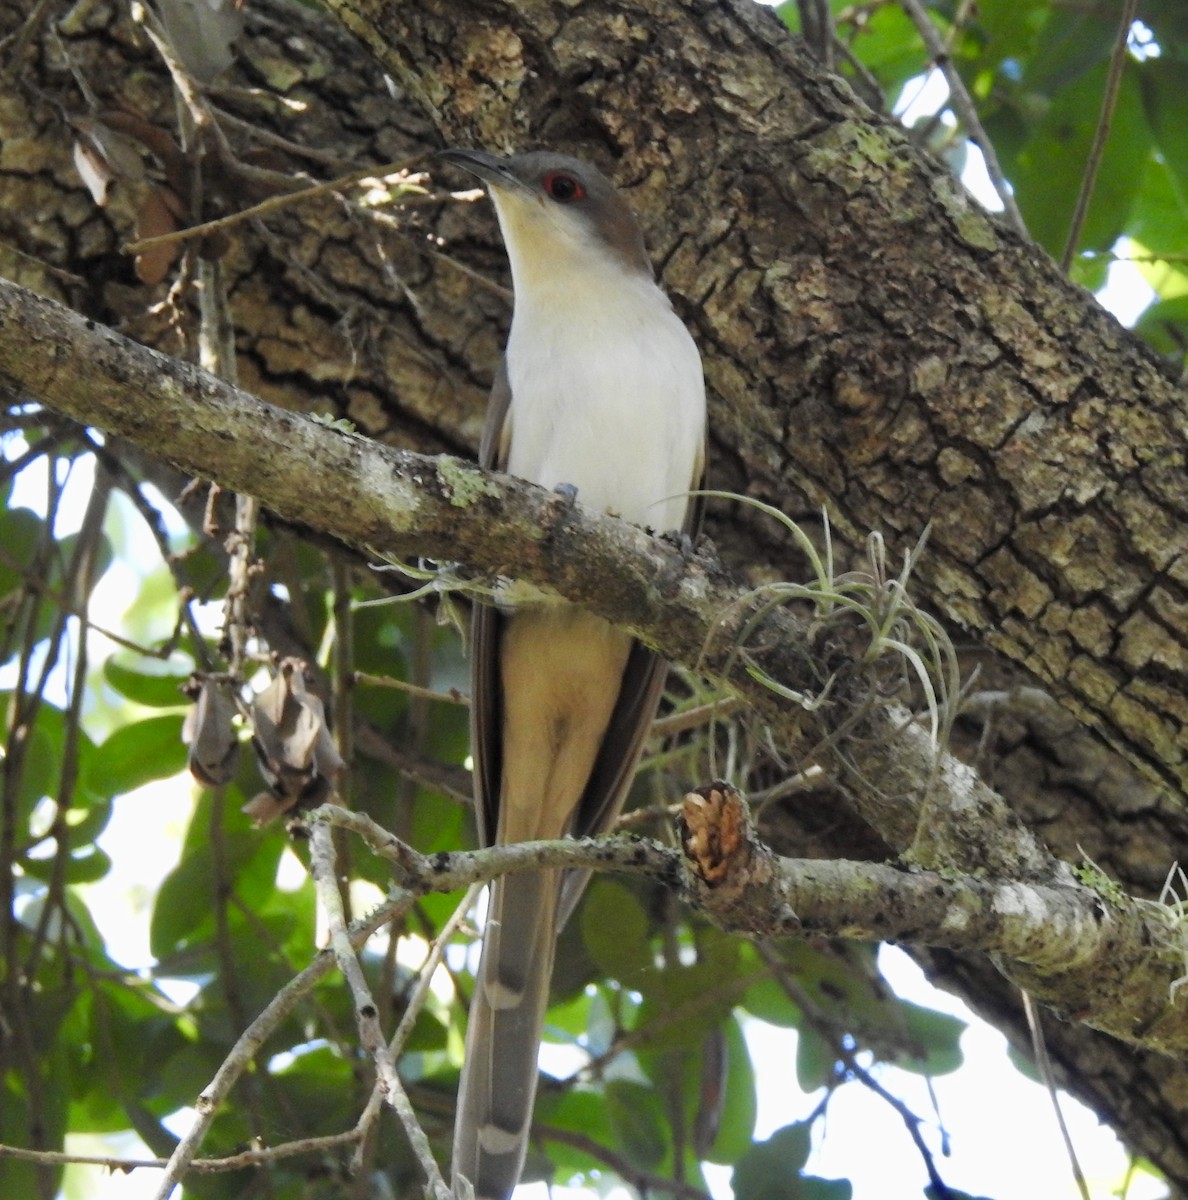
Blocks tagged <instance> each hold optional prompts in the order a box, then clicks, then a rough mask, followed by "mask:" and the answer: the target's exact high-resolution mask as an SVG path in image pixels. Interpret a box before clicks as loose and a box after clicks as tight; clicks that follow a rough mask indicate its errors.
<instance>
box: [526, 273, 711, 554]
mask: <svg viewBox="0 0 1188 1200" xmlns="http://www.w3.org/2000/svg"><path fill="white" fill-rule="evenodd" d="M584 282H585V284H586V286H584V287H582V288H575V287H566V286H564V284H562V283H561V282H560V281H557V283H556V284H555V286H550V287H549V288H547V289H539V288H538V289H534V293H535V294H534V295H533V296H531V297H524V296H522V295H517V297H516V307H515V314H514V317H513V320H512V329H511V336H510V337H509V339H508V347H507V366H508V379H509V383H510V384H511V393H512V407H511V442H510V447H509V458H508V470H509V471H510V472H511V473H512V474H513V475H519V476H520V477H521V478H523V479H530V480H532V481H533V482H535V483H539V484H541V485H542V486H544V487H548V488H553V487H556V486H557V485H558V484H572V485H573V486H574V487H576V488H577V490H578V500H579V502H580V503H582V504H585V505H587V506H588V507H591V508H596V509H602V510H604V511H608V512H614V513H617V514H618V515H620V516H622V517H624V518H626V519H627V520H629V521H634V522H635V523H637V524H639V525H644V526H650V527H651V528H653V529H655V530H657V531H660V532H663V531H666V530H670V529H679V528H680V527H681V524H682V522H683V520H684V515H685V511H686V509H687V507H688V504H689V500H688V497H687V495H686V494H685V493H687V492H688V491H689V489H690V487H691V486H693V472H694V469H695V467H696V464H697V463H698V461H699V458H700V455H701V452H702V442H703V436H704V428H705V384H704V382H703V378H702V372H701V357H700V355H699V354H698V352H697V347H696V345H695V344H694V342H693V339H692V337H690V335H689V332H688V330H687V329H686V328H685V327H684V325H683V324H682V323H681V321H680V319H679V318H678V317H677V316H676V314H675V313H674V312H673V311H672V306H671V305H670V304H669V302H668V298H667V297H666V296H665V295H664V293H663V292H662V291H660V289H659V288H658V287H656V285H655V284H653V283H652V282H651V281H650V280H648V279H645V278H643V277H642V276H636V277H626V276H624V275H623V274H622V273H621V272H617V271H608V272H607V276H606V278H604V279H599V280H597V281H595V282H591V281H590V280H589V278H588V277H587V279H586V280H585V281H584Z"/></svg>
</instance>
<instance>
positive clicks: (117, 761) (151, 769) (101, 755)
mask: <svg viewBox="0 0 1188 1200" xmlns="http://www.w3.org/2000/svg"><path fill="white" fill-rule="evenodd" d="M181 730H182V716H181V714H180V713H170V714H169V715H168V716H160V717H147V718H145V719H144V720H142V721H133V722H132V723H131V724H129V725H124V726H122V727H121V728H120V729H117V730H116V731H115V732H114V733H113V734H112V735H111V736H110V737H109V738H108V739H107V740H106V741H105V742H103V744H102V745H100V746H98V747H97V748H96V753H95V754H94V755H93V756H92V760H91V763H90V767H89V770H88V771H87V779H86V782H87V786H88V787H90V788H91V789H92V790H93V791H95V792H97V793H98V794H99V795H102V796H122V795H124V794H125V793H126V792H131V791H133V790H135V789H136V788H138V787H141V786H142V785H144V784H146V783H148V782H150V781H151V780H153V779H167V778H169V777H170V776H171V775H176V774H178V773H179V772H180V771H182V770H183V769H184V767H185V765H186V748H185V746H183V745H182V740H181ZM180 786H183V787H184V786H186V785H185V784H182V785H180Z"/></svg>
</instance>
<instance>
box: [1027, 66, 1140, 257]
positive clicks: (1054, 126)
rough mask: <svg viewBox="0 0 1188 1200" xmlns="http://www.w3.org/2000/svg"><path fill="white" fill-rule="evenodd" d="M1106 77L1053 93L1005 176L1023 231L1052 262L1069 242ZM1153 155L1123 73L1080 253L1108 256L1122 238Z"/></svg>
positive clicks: (1093, 74)
mask: <svg viewBox="0 0 1188 1200" xmlns="http://www.w3.org/2000/svg"><path fill="white" fill-rule="evenodd" d="M1105 76H1106V67H1105V66H1104V65H1102V66H1100V67H1098V68H1095V69H1093V70H1091V71H1089V72H1087V73H1085V74H1084V75H1082V76H1081V77H1080V78H1078V79H1077V80H1076V82H1075V83H1072V84H1070V85H1069V86H1068V87H1065V88H1062V89H1061V90H1060V91H1059V92H1057V93H1056V94H1055V95H1054V96H1053V98H1052V102H1051V105H1050V107H1049V108H1048V109H1047V111H1046V113H1045V114H1044V115H1043V117H1042V118H1040V119H1039V120H1037V121H1036V122H1035V124H1034V126H1033V127H1032V133H1031V136H1030V138H1029V139H1028V140H1027V142H1026V143H1025V144H1024V145H1023V146H1022V147H1021V148H1020V149H1019V152H1018V155H1017V157H1016V159H1015V163H1014V169H1013V170H1010V171H1009V174H1010V179H1011V183H1012V184H1013V186H1014V188H1015V198H1016V200H1017V201H1018V203H1019V208H1020V210H1021V211H1022V213H1023V217H1024V219H1025V220H1026V222H1027V227H1028V229H1030V231H1031V233H1032V236H1034V237H1035V239H1036V240H1037V241H1038V242H1040V244H1041V245H1043V246H1045V247H1046V248H1047V249H1048V250H1049V252H1051V253H1052V254H1053V255H1055V256H1058V255H1059V254H1060V253H1061V251H1062V250H1063V249H1064V243H1065V241H1066V239H1067V237H1068V231H1069V227H1070V224H1071V221H1072V216H1073V211H1074V209H1075V207H1076V202H1077V195H1078V193H1079V191H1080V188H1081V180H1082V177H1083V176H1084V174H1085V163H1086V160H1087V159H1088V156H1089V151H1090V146H1091V144H1092V141H1093V135H1094V130H1095V129H1096V126H1097V119H1098V112H1099V110H1100V107H1101V97H1102V92H1103V89H1104V87H1105ZM1150 151H1151V132H1150V129H1149V127H1148V125H1147V119H1146V115H1145V113H1144V112H1143V103H1142V97H1141V95H1140V92H1139V86H1138V82H1137V81H1136V80H1135V79H1134V77H1133V75H1131V74H1127V75H1124V76H1123V79H1122V86H1121V89H1120V91H1119V93H1118V103H1117V107H1116V108H1115V110H1114V118H1113V123H1112V126H1111V132H1110V137H1109V141H1108V142H1107V143H1106V147H1105V151H1104V153H1103V155H1102V160H1101V167H1100V170H1099V171H1098V175H1097V182H1096V186H1095V187H1094V191H1093V198H1092V202H1091V204H1090V206H1089V210H1088V214H1087V217H1086V220H1085V224H1084V227H1083V228H1082V231H1081V236H1080V239H1079V243H1078V249H1081V250H1108V249H1109V248H1110V247H1111V246H1112V245H1113V244H1114V242H1115V241H1116V240H1117V239H1118V237H1119V236H1120V235H1121V234H1122V233H1123V232H1125V229H1126V222H1127V217H1128V216H1129V214H1130V211H1131V209H1132V207H1133V206H1134V203H1135V197H1136V194H1137V193H1138V190H1139V186H1140V184H1141V182H1142V179H1143V176H1144V174H1145V168H1146V163H1147V158H1148V156H1149V154H1150Z"/></svg>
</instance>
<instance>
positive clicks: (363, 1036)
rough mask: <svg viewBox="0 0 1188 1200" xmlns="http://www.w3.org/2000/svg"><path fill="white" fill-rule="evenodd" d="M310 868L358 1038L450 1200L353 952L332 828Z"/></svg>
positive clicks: (316, 846) (316, 835) (325, 828)
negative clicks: (350, 998) (351, 1003)
mask: <svg viewBox="0 0 1188 1200" xmlns="http://www.w3.org/2000/svg"><path fill="white" fill-rule="evenodd" d="M310 869H311V871H312V872H313V877H314V883H315V885H316V886H317V890H318V898H319V899H320V900H321V902H322V907H323V908H324V909H325V911H326V920H327V925H328V927H329V931H330V946H331V948H332V949H333V951H334V957H335V959H336V960H337V962H338V969H339V970H340V971H341V972H342V975H343V978H344V979H345V980H346V981H347V985H348V986H349V987H350V989H351V995H352V996H353V997H354V1001H355V1020H356V1022H357V1023H358V1027H359V1040H360V1042H361V1043H362V1045H363V1049H364V1050H366V1051H367V1053H368V1054H369V1055H370V1056H371V1060H372V1062H374V1063H375V1071H376V1087H377V1088H378V1089H381V1090H382V1091H383V1093H384V1098H385V1099H386V1100H387V1102H388V1104H390V1105H391V1106H392V1108H393V1109H394V1110H395V1112H396V1115H397V1116H398V1117H399V1118H400V1123H401V1125H403V1126H404V1132H405V1135H406V1136H407V1138H408V1142H409V1145H410V1146H411V1147H412V1151H413V1153H414V1154H415V1155H416V1156H417V1161H418V1162H420V1164H421V1169H422V1170H423V1171H424V1172H425V1177H426V1179H427V1180H428V1181H429V1188H430V1190H431V1191H432V1193H433V1194H434V1195H435V1196H436V1197H438V1200H450V1189H449V1188H448V1187H447V1186H446V1183H445V1180H444V1179H443V1178H442V1176H441V1171H440V1169H439V1168H438V1166H437V1160H436V1159H435V1158H434V1157H433V1150H432V1148H431V1147H430V1145H429V1139H428V1138H427V1137H426V1136H425V1131H424V1130H423V1129H422V1128H421V1125H420V1122H419V1121H418V1120H417V1116H416V1113H415V1112H414V1111H413V1107H412V1104H411V1102H410V1101H409V1098H408V1093H407V1092H406V1091H405V1090H404V1085H403V1084H402V1083H401V1081H400V1076H399V1074H398V1073H397V1071H396V1068H395V1066H394V1065H393V1062H392V1058H391V1056H390V1055H389V1054H388V1049H387V1045H386V1044H385V1042H384V1038H383V1031H382V1030H381V1028H380V1020H379V1010H378V1009H377V1008H376V1004H375V1000H374V999H373V998H372V995H371V989H370V988H369V987H368V986H367V980H366V979H365V978H364V976H363V968H362V966H360V964H359V959H358V957H357V956H356V954H355V948H354V947H353V946H352V945H351V941H350V938H349V936H348V934H347V927H346V919H345V916H344V913H343V907H342V897H341V895H340V894H339V891H338V880H337V875H338V873H337V871H336V869H335V866H334V839H333V836H332V830H331V828H330V826H329V825H325V824H321V823H319V824H316V825H314V826H313V828H312V830H311V831H310Z"/></svg>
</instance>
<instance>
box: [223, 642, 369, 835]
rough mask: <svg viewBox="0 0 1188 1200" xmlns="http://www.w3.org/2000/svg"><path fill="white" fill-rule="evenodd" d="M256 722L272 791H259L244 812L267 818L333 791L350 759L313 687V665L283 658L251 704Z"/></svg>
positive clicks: (256, 742) (260, 758) (259, 753)
mask: <svg viewBox="0 0 1188 1200" xmlns="http://www.w3.org/2000/svg"><path fill="white" fill-rule="evenodd" d="M252 725H253V728H254V735H253V737H252V747H253V748H254V749H255V751H256V760H257V762H258V764H259V767H260V773H261V774H262V775H263V776H264V782H265V783H266V784H267V785H268V790H269V792H270V793H271V797H268V796H264V795H261V796H257V797H255V798H254V799H253V800H251V801H249V802H248V804H246V805H245V806H244V810H243V811H244V812H246V813H248V815H249V816H251V817H253V818H254V819H255V820H257V821H259V822H261V823H263V822H265V821H270V820H272V819H273V818H274V817H276V816H279V815H280V814H281V813H282V812H285V811H286V810H288V809H290V808H292V807H294V806H295V805H298V804H300V805H303V806H305V807H312V806H314V805H317V804H320V803H321V802H322V801H323V800H325V799H326V797H327V796H329V794H330V791H331V789H332V788H333V786H334V782H335V780H336V779H337V778H338V776H339V775H341V773H342V771H343V769H344V767H345V766H346V764H345V763H344V762H343V761H342V758H341V757H340V756H339V753H338V751H337V749H336V748H335V746H334V740H333V738H332V737H331V735H330V729H329V727H328V725H327V724H326V710H325V708H324V706H323V705H322V701H321V700H320V699H319V698H318V697H317V696H316V695H315V694H314V693H313V692H312V691H310V690H309V679H308V667H307V665H306V664H305V663H304V662H303V661H302V660H301V659H298V658H286V659H284V660H283V661H282V662H281V663H280V666H279V668H278V670H277V674H276V678H274V679H273V681H272V682H271V683H270V684H269V685H268V687H266V688H265V689H264V691H262V692H261V693H260V694H259V696H257V697H256V700H255V702H254V703H253V704H252ZM268 799H271V800H272V801H273V803H272V804H271V805H270V804H267V803H265V801H267V800H268Z"/></svg>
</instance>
